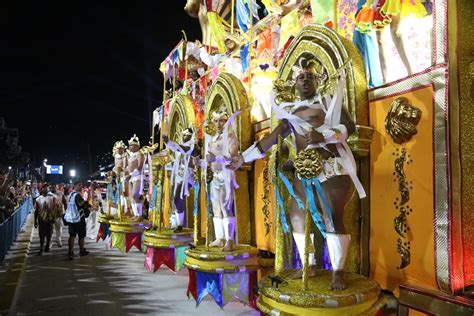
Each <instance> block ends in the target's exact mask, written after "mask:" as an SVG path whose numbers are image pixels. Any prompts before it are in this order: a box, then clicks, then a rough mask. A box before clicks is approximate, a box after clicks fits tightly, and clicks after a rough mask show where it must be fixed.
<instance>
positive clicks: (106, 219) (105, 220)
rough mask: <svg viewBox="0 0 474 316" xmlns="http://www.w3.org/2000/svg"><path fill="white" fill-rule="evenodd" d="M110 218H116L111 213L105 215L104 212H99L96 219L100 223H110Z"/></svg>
mask: <svg viewBox="0 0 474 316" xmlns="http://www.w3.org/2000/svg"><path fill="white" fill-rule="evenodd" d="M111 220H116V218H114V217H113V216H112V215H107V214H104V213H99V218H98V219H97V221H98V222H99V223H102V224H110V221H111Z"/></svg>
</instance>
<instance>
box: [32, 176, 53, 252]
mask: <svg viewBox="0 0 474 316" xmlns="http://www.w3.org/2000/svg"><path fill="white" fill-rule="evenodd" d="M53 223H54V214H53V212H52V208H51V205H50V203H48V186H46V185H44V186H43V187H42V188H41V195H40V196H39V197H38V198H37V199H36V203H35V228H38V232H39V237H40V250H39V252H38V256H41V255H42V254H43V247H44V252H49V244H50V242H51V235H52V232H53ZM45 239H46V245H45V243H44V240H45Z"/></svg>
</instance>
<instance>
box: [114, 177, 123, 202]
mask: <svg viewBox="0 0 474 316" xmlns="http://www.w3.org/2000/svg"><path fill="white" fill-rule="evenodd" d="M121 188H122V182H119V183H118V184H117V189H116V190H115V196H114V197H113V202H114V203H115V204H119V202H120V201H119V199H120V189H121Z"/></svg>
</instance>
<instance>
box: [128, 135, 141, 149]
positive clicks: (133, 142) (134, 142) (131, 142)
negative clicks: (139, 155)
mask: <svg viewBox="0 0 474 316" xmlns="http://www.w3.org/2000/svg"><path fill="white" fill-rule="evenodd" d="M128 144H129V145H138V146H140V140H139V139H138V137H137V135H136V134H133V137H132V138H130V139H129V140H128Z"/></svg>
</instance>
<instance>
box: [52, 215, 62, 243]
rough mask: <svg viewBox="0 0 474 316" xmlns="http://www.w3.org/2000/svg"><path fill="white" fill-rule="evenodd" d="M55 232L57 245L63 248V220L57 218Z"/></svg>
mask: <svg viewBox="0 0 474 316" xmlns="http://www.w3.org/2000/svg"><path fill="white" fill-rule="evenodd" d="M54 231H55V234H56V243H57V245H58V247H62V246H63V243H62V241H61V238H62V233H63V219H62V218H56V221H55V222H54Z"/></svg>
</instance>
